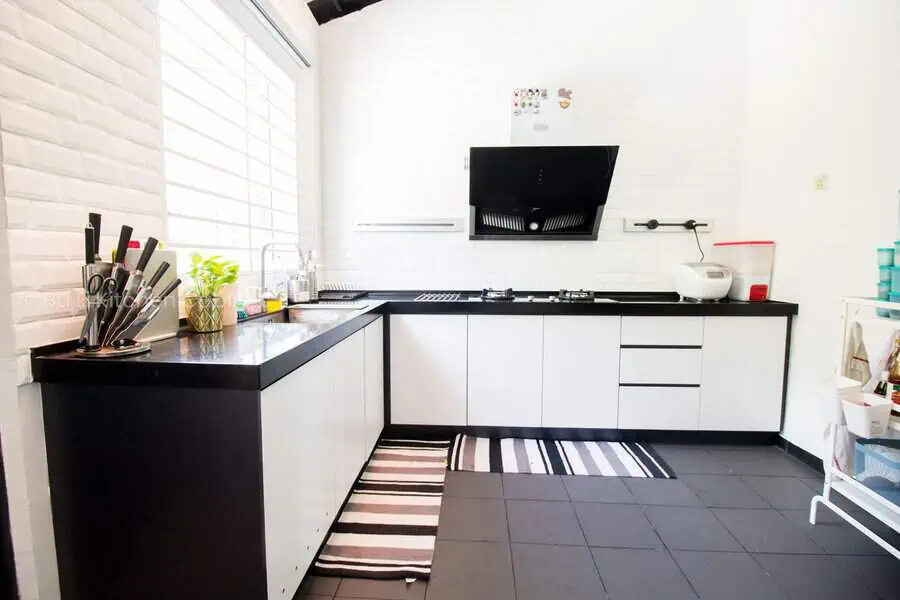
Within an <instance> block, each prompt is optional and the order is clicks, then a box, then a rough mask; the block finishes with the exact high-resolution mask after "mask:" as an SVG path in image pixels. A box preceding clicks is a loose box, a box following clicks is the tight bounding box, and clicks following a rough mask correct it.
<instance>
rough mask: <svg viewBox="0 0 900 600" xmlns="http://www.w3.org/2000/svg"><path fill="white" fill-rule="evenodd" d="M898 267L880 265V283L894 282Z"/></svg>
mask: <svg viewBox="0 0 900 600" xmlns="http://www.w3.org/2000/svg"><path fill="white" fill-rule="evenodd" d="M896 268H897V267H878V283H892V282H893V281H894V269H896Z"/></svg>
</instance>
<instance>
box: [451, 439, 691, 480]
mask: <svg viewBox="0 0 900 600" xmlns="http://www.w3.org/2000/svg"><path fill="white" fill-rule="evenodd" d="M450 470H451V471H477V472H480V473H539V474H551V475H595V476H609V477H650V478H662V479H675V473H674V472H673V471H672V468H671V467H669V465H668V464H666V461H664V460H663V459H662V458H661V457H660V456H659V454H657V453H656V450H654V449H653V447H652V446H650V445H648V444H638V443H636V442H584V441H558V440H534V439H523V438H503V439H492V438H484V437H474V436H471V435H465V434H459V435H457V436H456V439H455V440H454V441H453V445H452V446H451V447H450Z"/></svg>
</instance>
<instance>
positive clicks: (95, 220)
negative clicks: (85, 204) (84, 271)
mask: <svg viewBox="0 0 900 600" xmlns="http://www.w3.org/2000/svg"><path fill="white" fill-rule="evenodd" d="M100 220H101V217H100V213H89V214H88V221H90V223H91V227H93V228H94V256H95V257H96V259H95V260H96V261H97V262H100V261H102V260H103V258H101V257H100Z"/></svg>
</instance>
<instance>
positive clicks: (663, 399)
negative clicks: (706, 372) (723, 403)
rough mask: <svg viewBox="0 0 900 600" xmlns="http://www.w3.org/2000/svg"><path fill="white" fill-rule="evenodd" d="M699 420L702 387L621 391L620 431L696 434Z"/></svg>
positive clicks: (635, 387) (629, 389) (627, 387)
mask: <svg viewBox="0 0 900 600" xmlns="http://www.w3.org/2000/svg"><path fill="white" fill-rule="evenodd" d="M699 418H700V388H699V387H637V386H622V387H620V388H619V429H674V430H684V431H696V430H697V428H698V423H699Z"/></svg>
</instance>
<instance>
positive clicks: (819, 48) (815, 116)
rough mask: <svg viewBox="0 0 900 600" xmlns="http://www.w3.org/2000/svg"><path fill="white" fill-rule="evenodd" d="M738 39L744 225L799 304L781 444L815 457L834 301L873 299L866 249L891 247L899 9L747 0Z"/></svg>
mask: <svg viewBox="0 0 900 600" xmlns="http://www.w3.org/2000/svg"><path fill="white" fill-rule="evenodd" d="M749 31H750V35H749V50H748V85H747V89H748V96H747V133H746V150H745V151H746V162H745V165H744V188H743V198H742V212H741V216H742V229H743V233H744V235H745V236H747V237H748V238H751V239H752V238H762V239H774V240H776V242H777V246H776V261H775V280H774V289H775V290H776V295H777V297H778V298H779V299H781V300H789V301H793V302H797V303H799V304H800V315H799V318H798V319H797V320H796V324H795V326H794V331H793V334H794V337H793V345H792V348H793V351H792V353H791V370H790V377H789V388H788V403H787V415H786V422H785V427H784V437H785V438H787V439H788V440H789V441H791V442H793V443H795V444H797V445H799V446H801V447H802V448H804V449H806V450H808V451H810V452H813V453H814V454H817V455H819V456H821V453H822V441H821V440H822V428H823V427H824V424H823V422H822V420H821V418H820V416H819V410H818V408H819V406H818V396H817V394H818V389H817V383H818V382H819V381H820V380H821V379H824V378H825V377H826V376H827V375H828V374H830V373H831V372H832V371H833V369H834V368H835V366H836V364H835V363H836V359H837V356H838V353H839V350H838V348H839V345H840V339H841V337H840V336H841V331H842V330H841V324H840V322H839V320H838V318H839V315H840V301H839V299H840V297H841V296H850V295H863V296H874V295H875V291H876V282H877V268H876V266H875V264H876V262H875V248H876V247H879V246H888V245H890V244H891V242H892V241H893V240H894V239H897V235H896V231H895V229H896V227H897V210H898V201H900V196H898V190H900V61H898V60H897V57H900V2H897V1H896V0H868V1H866V2H858V1H855V0H791V1H790V2H784V1H783V0H756V1H754V2H753V3H752V11H751V13H750V28H749ZM816 173H827V174H828V176H829V181H830V184H829V189H828V190H826V191H819V192H816V191H814V189H813V177H814V175H815V174H816ZM870 351H871V352H873V353H874V352H876V351H877V349H870ZM870 356H871V355H870Z"/></svg>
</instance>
